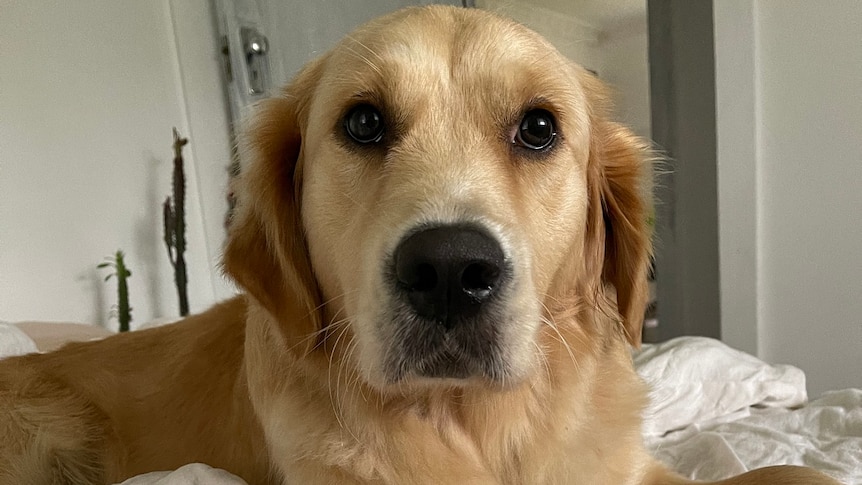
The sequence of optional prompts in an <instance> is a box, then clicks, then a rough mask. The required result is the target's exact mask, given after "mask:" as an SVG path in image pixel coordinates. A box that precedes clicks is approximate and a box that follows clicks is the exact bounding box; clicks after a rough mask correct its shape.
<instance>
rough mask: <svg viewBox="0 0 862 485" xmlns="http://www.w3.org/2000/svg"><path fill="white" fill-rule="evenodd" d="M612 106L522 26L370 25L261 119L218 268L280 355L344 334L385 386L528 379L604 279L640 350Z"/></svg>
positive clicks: (412, 21) (642, 264) (629, 226)
mask: <svg viewBox="0 0 862 485" xmlns="http://www.w3.org/2000/svg"><path fill="white" fill-rule="evenodd" d="M607 111H608V107H607V100H606V96H605V93H604V89H603V87H602V86H601V84H600V83H599V81H598V80H596V79H595V78H594V77H593V76H592V75H591V74H589V73H588V72H586V71H585V70H584V69H582V68H580V67H579V66H577V65H575V64H572V63H570V62H569V61H567V60H566V59H565V58H564V57H563V56H561V55H560V54H559V53H558V52H557V51H556V50H555V49H554V48H553V47H552V46H551V45H550V44H549V43H548V42H546V41H545V40H543V39H542V38H541V37H540V36H539V35H537V34H535V33H534V32H532V31H530V30H528V29H526V28H524V27H522V26H520V25H518V24H515V23H513V22H510V21H507V20H503V19H500V18H498V17H496V16H494V15H492V14H489V13H487V12H482V11H479V10H474V9H456V8H446V7H430V8H420V9H408V10H404V11H401V12H398V13H395V14H392V15H390V16H388V17H384V18H382V19H380V20H377V21H373V22H372V23H370V24H367V25H365V26H364V27H362V28H360V29H359V30H357V31H356V32H354V33H353V34H352V35H351V36H349V37H348V38H347V39H345V40H344V41H343V42H341V43H340V44H339V45H338V46H336V47H335V48H334V49H333V50H332V51H330V52H329V53H327V54H326V55H324V56H323V57H321V58H320V59H318V60H316V61H314V62H312V63H311V64H310V65H308V66H307V67H306V68H305V69H304V70H303V71H302V72H301V73H300V74H299V75H298V76H297V78H296V79H295V80H294V82H293V83H292V84H291V85H290V86H288V87H287V88H286V90H285V91H284V92H283V93H282V94H281V95H280V96H277V97H275V98H272V99H270V100H268V101H265V102H263V103H262V104H261V105H260V106H259V108H258V109H257V111H256V113H255V114H254V116H253V117H252V118H251V121H250V123H249V124H248V126H247V127H246V129H245V130H244V135H243V138H242V140H241V146H240V148H241V154H242V157H243V166H242V174H241V176H240V180H239V184H238V186H237V194H238V198H239V200H238V202H239V204H238V210H237V213H236V215H235V220H234V221H233V223H232V227H231V230H230V238H229V244H228V247H227V250H226V255H225V265H226V268H227V270H228V272H229V273H230V274H231V275H232V276H233V277H234V278H235V279H236V280H237V281H238V282H239V283H240V284H241V285H242V286H243V287H244V288H245V289H246V290H247V291H248V292H249V293H250V295H251V296H252V297H253V298H254V299H255V300H256V301H257V302H258V303H259V304H260V305H262V306H263V307H264V308H265V309H266V310H267V311H268V312H269V313H270V314H271V315H272V317H273V319H274V320H275V321H277V322H278V325H277V327H278V328H279V330H280V334H281V335H282V337H284V339H285V346H286V351H290V352H297V354H298V355H303V354H306V353H309V352H315V351H317V350H316V349H324V350H321V351H329V352H334V351H336V350H335V349H333V348H332V347H333V344H334V346H335V347H338V343H339V342H341V346H342V347H347V348H348V349H349V351H347V352H342V354H341V355H342V358H344V359H350V360H351V361H352V362H351V364H352V365H353V366H355V368H357V369H358V370H359V372H360V373H361V375H362V376H363V378H364V379H365V380H366V381H367V382H368V383H370V384H371V385H374V386H377V387H381V388H382V387H386V386H389V385H396V384H411V385H412V384H415V385H432V386H433V385H436V384H439V383H444V384H446V385H453V384H454V385H473V384H476V383H485V384H494V385H499V384H503V383H510V382H517V381H518V380H521V379H523V378H525V377H526V376H528V375H529V374H530V373H531V372H532V371H533V370H534V369H535V368H536V366H537V365H540V362H541V360H542V355H541V354H542V352H543V343H542V342H543V341H542V339H543V336H547V335H551V334H554V333H555V332H558V331H559V329H558V328H556V327H555V323H554V318H555V313H557V312H559V311H560V310H561V307H563V306H566V305H575V304H584V303H585V304H586V306H587V307H592V306H595V305H598V304H599V301H598V300H599V299H600V296H601V295H603V294H604V293H605V291H606V290H607V289H610V288H613V290H615V291H613V293H614V294H615V295H616V303H617V305H616V308H617V309H618V313H619V318H618V319H615V320H614V319H611V320H609V321H607V322H606V323H605V324H607V325H617V326H618V327H619V330H620V335H623V334H624V335H625V336H626V337H627V338H628V339H629V341H630V342H631V343H633V344H637V342H638V341H639V340H640V335H641V330H640V329H641V323H642V319H643V310H644V306H645V300H646V289H645V287H646V272H647V266H648V257H649V250H650V244H649V230H648V228H647V227H646V226H647V209H648V206H647V203H646V199H645V195H646V192H645V190H644V187H643V182H644V180H645V177H646V176H647V173H646V172H645V170H647V168H648V167H647V165H646V163H645V156H646V155H647V146H646V144H645V143H643V142H642V141H641V140H639V139H638V138H637V137H635V136H634V135H632V134H631V133H630V132H629V131H628V130H627V129H625V128H623V127H622V126H620V125H618V124H615V123H613V122H611V121H609V120H608V119H607V118H606V115H607ZM578 324H579V323H578V319H575V318H573V319H568V320H567V321H566V322H565V323H559V325H578ZM326 339H329V340H330V345H322V343H323V341H324V340H326ZM327 349H328V350H327Z"/></svg>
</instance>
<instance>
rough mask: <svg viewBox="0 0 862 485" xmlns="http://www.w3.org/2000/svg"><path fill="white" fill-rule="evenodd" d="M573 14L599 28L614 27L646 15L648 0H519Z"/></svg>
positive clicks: (610, 28) (608, 28) (611, 28)
mask: <svg viewBox="0 0 862 485" xmlns="http://www.w3.org/2000/svg"><path fill="white" fill-rule="evenodd" d="M519 1H523V2H524V3H531V4H533V5H537V6H539V7H543V8H546V9H548V10H553V11H556V12H560V13H564V14H567V15H571V16H572V17H575V18H577V19H579V20H581V21H583V22H584V23H586V24H589V25H591V26H592V27H595V28H597V29H599V30H603V31H605V30H613V29H614V28H616V27H618V26H621V25H624V24H626V23H628V22H631V21H633V20H635V19H639V18H643V17H645V16H646V0H519Z"/></svg>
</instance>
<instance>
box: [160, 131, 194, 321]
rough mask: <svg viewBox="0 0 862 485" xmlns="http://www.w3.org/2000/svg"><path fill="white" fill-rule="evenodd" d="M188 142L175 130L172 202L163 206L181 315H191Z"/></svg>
mask: <svg viewBox="0 0 862 485" xmlns="http://www.w3.org/2000/svg"><path fill="white" fill-rule="evenodd" d="M188 142H189V140H188V138H181V137H180V134H179V132H177V129H176V128H174V172H173V198H171V197H170V196H168V197H167V199H165V203H164V205H163V206H162V209H163V214H164V224H165V226H164V237H165V246H167V249H168V259H169V260H170V262H171V266H173V268H174V282H175V283H176V286H177V295H178V297H179V303H180V315H181V316H186V315H188V314H189V297H188V291H187V285H188V279H187V276H186V258H185V252H186V209H185V206H186V175H185V172H184V170H183V147H184V146H185V145H186V144H187V143H188Z"/></svg>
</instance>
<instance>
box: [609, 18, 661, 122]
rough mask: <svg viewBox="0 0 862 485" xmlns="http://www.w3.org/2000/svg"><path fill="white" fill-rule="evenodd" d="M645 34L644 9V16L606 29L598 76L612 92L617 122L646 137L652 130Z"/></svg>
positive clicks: (647, 53)
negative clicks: (614, 96) (613, 93)
mask: <svg viewBox="0 0 862 485" xmlns="http://www.w3.org/2000/svg"><path fill="white" fill-rule="evenodd" d="M644 3H646V2H644ZM647 31H648V28H647V18H646V10H644V12H643V15H640V16H637V17H633V18H629V19H627V20H626V21H625V22H624V23H622V24H617V25H614V26H612V27H611V28H608V29H605V30H604V31H603V32H602V34H601V36H600V39H601V41H600V43H599V55H600V56H601V57H600V61H599V74H600V76H601V78H602V80H604V81H605V82H606V83H608V84H609V85H610V86H611V88H613V89H614V92H615V94H616V98H615V102H616V110H617V115H618V116H619V120H620V121H622V122H624V123H626V124H627V125H629V126H630V127H631V128H632V129H633V130H634V131H635V133H637V134H639V135H641V136H645V137H647V138H649V137H650V136H651V132H652V127H651V123H650V121H651V120H650V84H649V38H648V37H647V33H648V32H647Z"/></svg>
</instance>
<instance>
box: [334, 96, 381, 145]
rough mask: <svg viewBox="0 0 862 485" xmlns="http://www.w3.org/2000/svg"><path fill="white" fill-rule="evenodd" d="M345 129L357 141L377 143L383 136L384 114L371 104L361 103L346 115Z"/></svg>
mask: <svg viewBox="0 0 862 485" xmlns="http://www.w3.org/2000/svg"><path fill="white" fill-rule="evenodd" d="M344 129H345V130H347V134H348V135H350V138H353V140H354V141H356V142H357V143H361V144H363V145H367V144H369V143H377V142H379V141H380V139H381V138H383V129H384V124H383V115H382V114H380V111H379V110H378V109H377V108H375V107H374V106H371V105H370V104H360V105H358V106H355V107H353V109H351V110H350V111H349V112H348V113H347V116H345V117H344Z"/></svg>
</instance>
